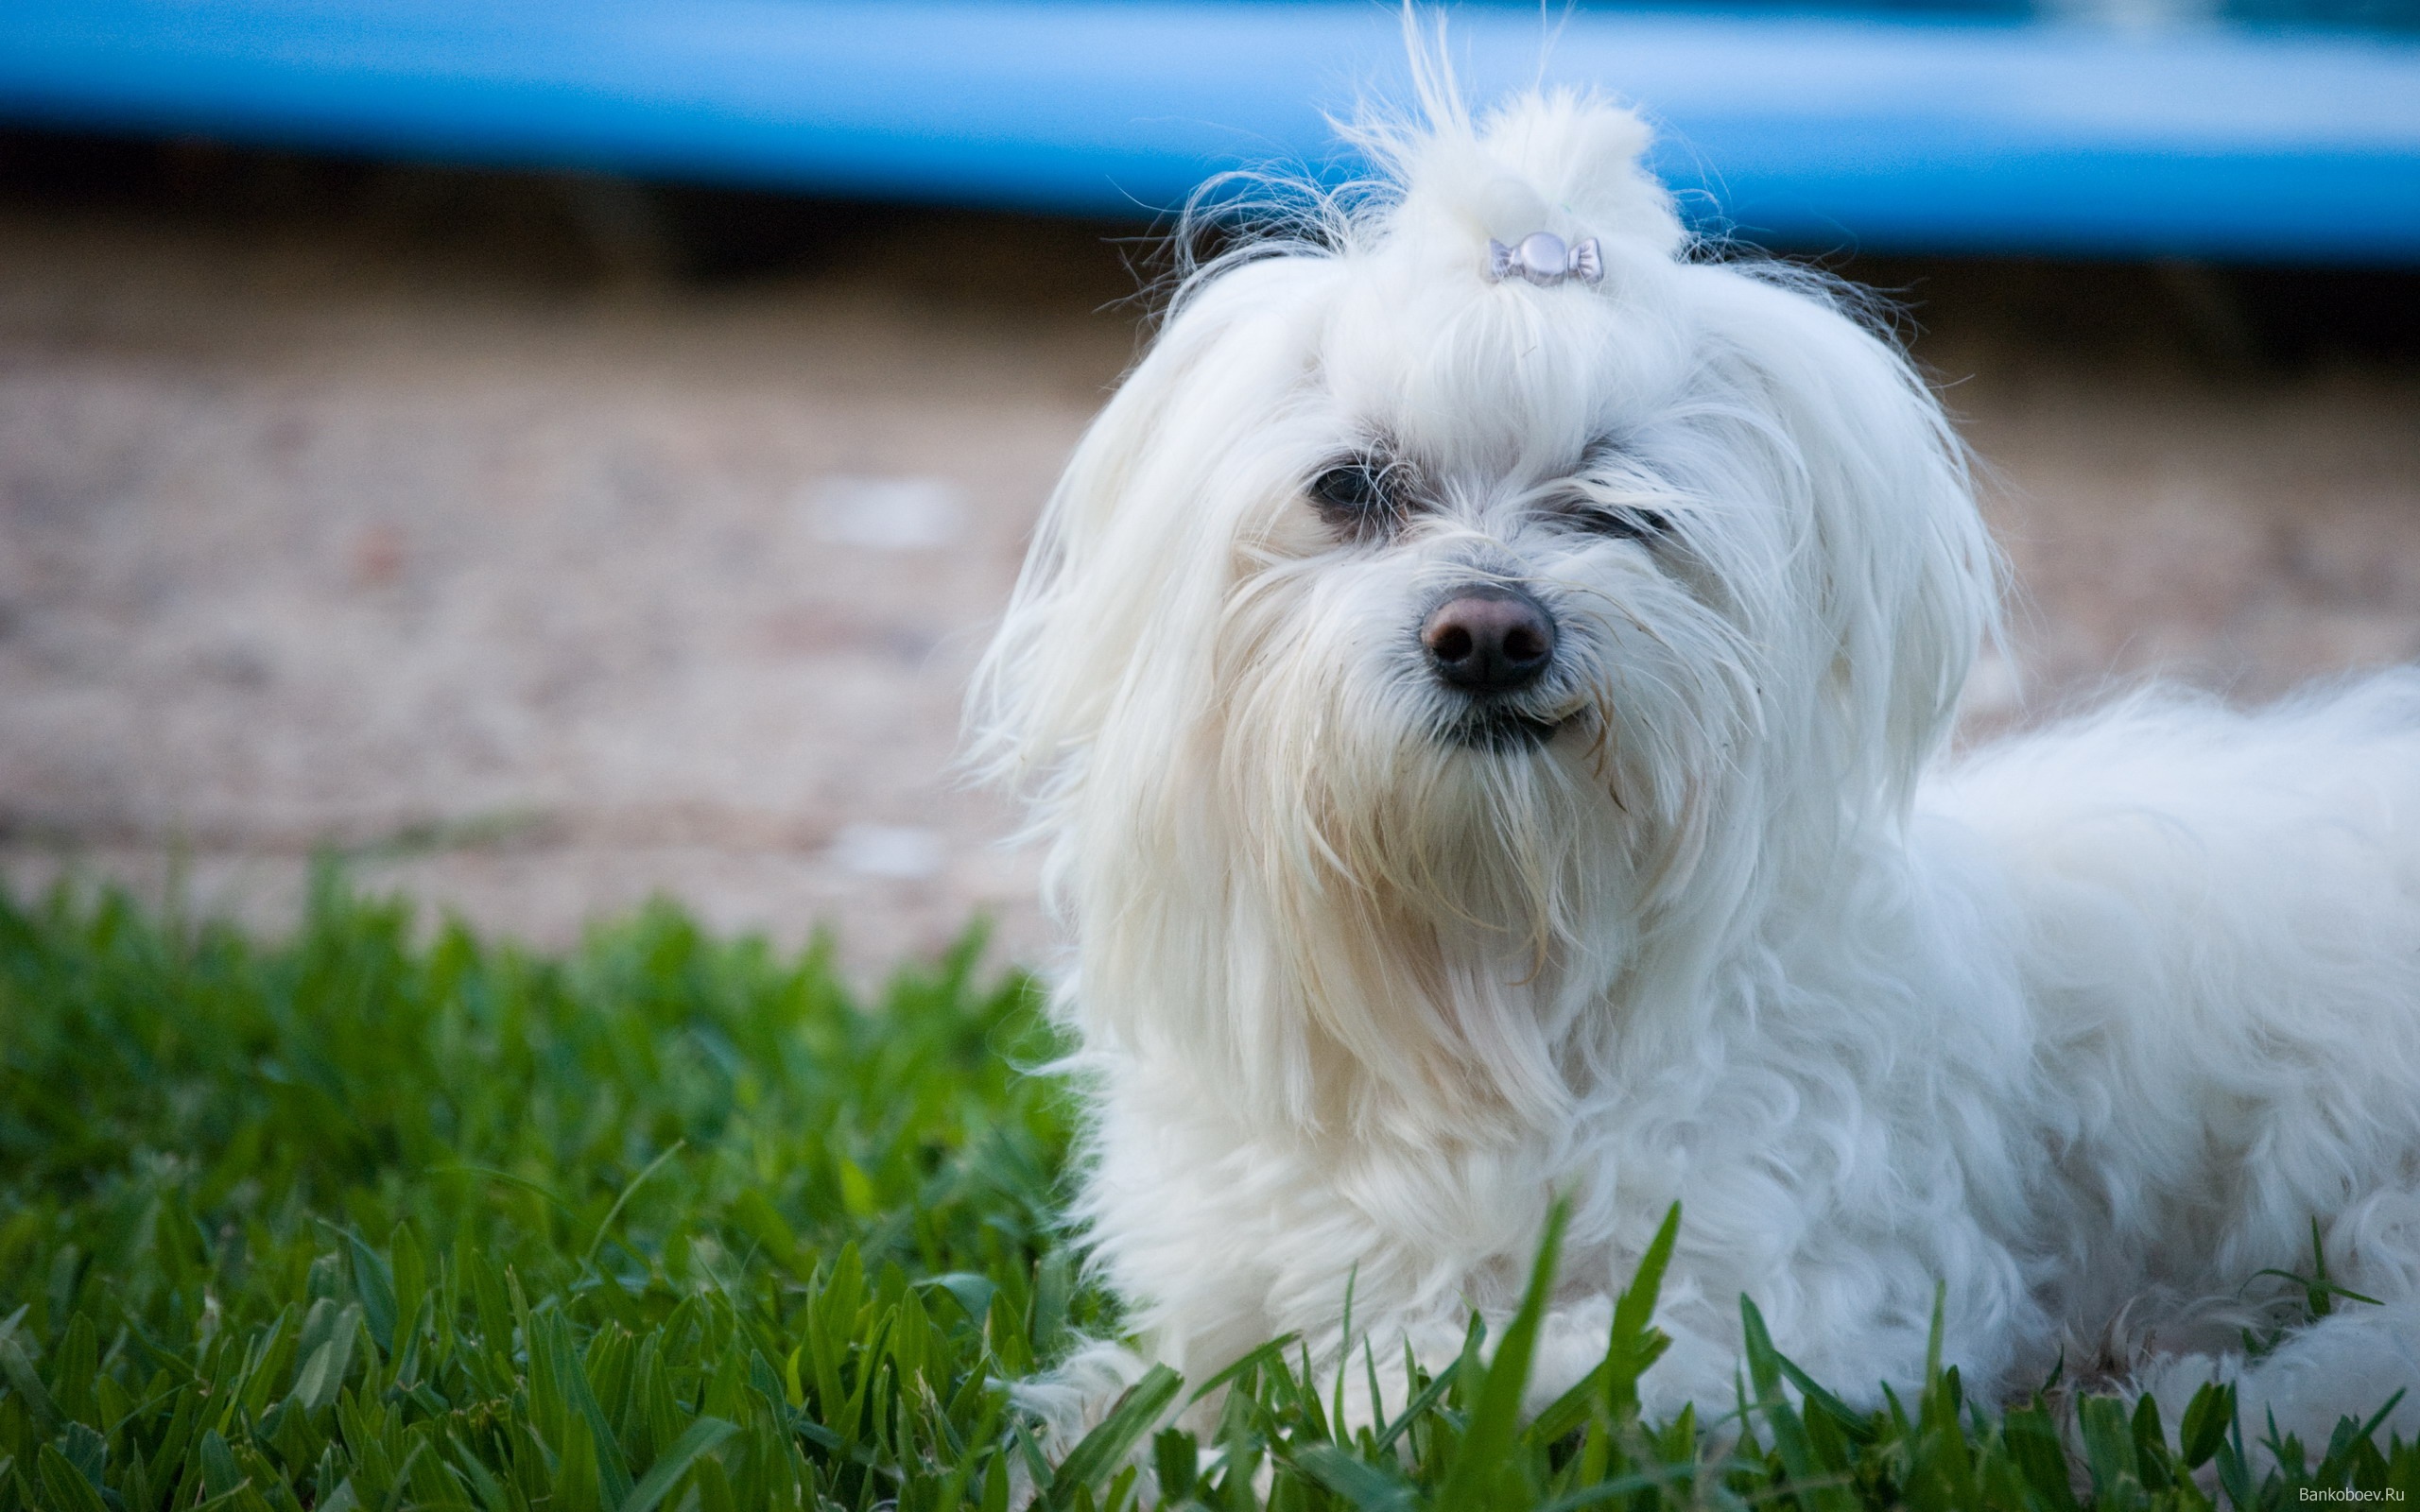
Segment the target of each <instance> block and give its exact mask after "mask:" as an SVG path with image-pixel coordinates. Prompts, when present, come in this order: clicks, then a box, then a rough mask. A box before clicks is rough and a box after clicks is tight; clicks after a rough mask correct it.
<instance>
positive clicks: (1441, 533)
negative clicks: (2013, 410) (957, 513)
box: [982, 97, 1990, 1059]
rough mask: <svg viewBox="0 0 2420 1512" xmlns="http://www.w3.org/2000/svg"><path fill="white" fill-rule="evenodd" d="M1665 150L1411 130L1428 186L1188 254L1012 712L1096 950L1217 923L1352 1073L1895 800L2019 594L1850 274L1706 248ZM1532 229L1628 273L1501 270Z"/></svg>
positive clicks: (1612, 141)
mask: <svg viewBox="0 0 2420 1512" xmlns="http://www.w3.org/2000/svg"><path fill="white" fill-rule="evenodd" d="M1643 140H1644V133H1643V131H1642V130H1641V129H1640V128H1639V126H1638V124H1637V123H1636V121H1635V120H1634V118H1633V117H1632V116H1630V115H1629V114H1627V113H1626V112H1620V111H1618V110H1615V109H1612V108H1610V107H1607V106H1603V105H1601V104H1596V103H1592V102H1589V101H1585V100H1580V99H1575V98H1569V97H1548V98H1536V97H1532V98H1530V99H1528V100H1526V101H1524V102H1521V103H1520V104H1518V105H1516V106H1515V107H1514V108H1513V109H1512V110H1510V111H1508V112H1505V113H1503V114H1501V115H1499V116H1498V117H1496V118H1495V119H1494V120H1493V121H1491V122H1490V123H1488V124H1487V125H1486V126H1484V127H1483V128H1478V129H1474V128H1470V127H1468V126H1466V125H1457V124H1456V123H1455V122H1454V121H1452V120H1451V119H1448V120H1446V121H1444V122H1443V124H1440V125H1438V126H1437V127H1435V128H1433V129H1431V130H1429V131H1427V132H1425V133H1419V134H1414V135H1410V136H1407V137H1405V138H1403V139H1401V140H1399V141H1397V142H1396V143H1394V144H1393V148H1394V167H1395V171H1396V173H1397V176H1398V178H1399V180H1400V188H1401V193H1400V197H1399V198H1396V199H1394V200H1392V202H1391V203H1390V204H1389V205H1388V206H1387V208H1385V209H1384V210H1382V211H1377V212H1372V213H1369V214H1366V215H1363V216H1362V217H1360V218H1359V219H1357V220H1355V221H1353V222H1351V223H1349V224H1345V225H1342V226H1340V228H1338V229H1337V230H1336V231H1335V232H1334V234H1333V235H1332V237H1331V238H1330V239H1329V241H1328V242H1327V243H1326V244H1325V245H1322V246H1318V247H1310V246H1302V245H1287V246H1281V247H1275V248H1270V249H1263V251H1264V252H1265V255H1259V256H1255V257H1249V258H1240V259H1237V260H1235V261H1233V262H1232V263H1231V264H1229V265H1228V266H1225V267H1223V268H1222V269H1219V270H1215V271H1213V272H1212V273H1211V274H1209V275H1208V276H1206V277H1204V278H1202V279H1201V280H1199V281H1197V282H1196V283H1194V284H1193V285H1192V286H1191V287H1189V288H1188V289H1187V290H1186V292H1185V293H1184V296H1183V297H1182V298H1181V299H1180V301H1179V303H1178V304H1177V306H1176V308H1175V310H1174V311H1173V313H1172V315H1171V317H1170V318H1169V321H1168V323H1167V327H1166V329H1165V330H1164V331H1163V333H1162V334H1161V335H1160V336H1159V338H1158V340H1157V342H1156V343H1155V345H1154V347H1153V349H1152V351H1151V352H1150V355H1149V356H1148V357H1147V358H1146V359H1145V361H1144V362H1143V363H1142V364H1141V365H1140V366H1139V367H1138V369H1136V370H1135V371H1134V373H1133V374H1132V375H1131V376H1130V378H1129V379H1128V381H1127V383H1126V385H1125V386H1124V387H1123V388H1122V390H1121V391H1120V393H1119V394H1118V395H1117V397H1116V398H1115V400H1114V401H1113V403H1112V404H1111V405H1110V406H1109V408H1108V410H1107V411H1106V412H1105V413H1104V415H1103V416H1102V417H1101V419H1100V421H1098V423H1097V425H1096V426H1095V428H1094V430H1093V432H1092V433H1091V434H1090V435H1089V436H1088V437H1087V438H1086V440H1085V442H1084V444H1083V447H1082V448H1081V450H1080V453H1079V455H1077V457H1076V459H1075V461H1074V462H1073V464H1072V465H1071V467H1070V469H1069V471H1068V473H1067V476H1066V478H1065V480H1064V482H1063V485H1062V488H1061V490H1060V492H1059V494H1058V496H1057V497H1056V498H1055V499H1054V501H1053V504H1052V506H1051V510H1050V513H1049V515H1048V517H1047V519H1046V523H1045V525H1044V529H1043V534H1042V537H1041V539H1040V540H1039V541H1037V544H1036V547H1035V552H1034V556H1033V558H1032V559H1031V561H1030V562H1029V568H1028V574H1027V578H1026V581H1025V582H1024V584H1023V585H1022V586H1021V588H1020V591H1019V596H1018V599H1017V602H1016V604H1015V606H1014V607H1013V609H1012V610H1011V616H1010V619H1009V621H1008V623H1007V625H1006V626H1005V627H1003V630H1002V632H1001V636H1000V639H999V641H998V642H997V643H996V644H995V645H994V650H993V654H992V659H991V661H990V662H989V664H988V667H987V680H986V683H985V697H986V698H987V699H988V702H986V703H985V704H984V705H983V706H982V707H983V713H984V715H985V717H986V718H987V720H988V723H989V728H990V731H991V733H992V735H993V738H994V741H995V749H997V750H999V751H1001V752H1003V753H1012V754H1013V755H1014V756H1017V757H1021V758H1022V759H1023V761H1024V762H1026V763H1027V764H1029V769H1034V770H1038V771H1040V772H1041V773H1044V774H1046V781H1045V791H1046V806H1045V811H1044V813H1045V823H1046V825H1048V826H1050V827H1052V828H1054V829H1055V830H1056V831H1057V833H1058V836H1059V839H1060V841H1061V855H1060V859H1061V862H1062V864H1063V868H1064V871H1065V877H1064V881H1065V883H1066V885H1067V886H1068V888H1069V889H1070V891H1071V893H1072V894H1073V897H1072V902H1074V904H1075V906H1076V909H1077V912H1078V914H1079V926H1080V928H1082V929H1083V930H1084V931H1085V932H1086V936H1087V939H1086V950H1087V956H1086V966H1085V970H1086V971H1087V972H1088V973H1093V974H1095V975H1096V976H1098V974H1099V973H1100V972H1101V971H1113V972H1114V971H1116V970H1119V969H1120V968H1117V967H1115V965H1114V964H1105V963H1100V962H1097V961H1096V959H1095V956H1096V955H1097V954H1098V952H1097V951H1096V950H1095V945H1096V944H1097V943H1098V942H1101V941H1104V940H1106V941H1108V942H1109V943H1110V944H1111V945H1113V946H1115V943H1116V941H1117V940H1118V939H1120V938H1124V937H1127V936H1134V935H1135V933H1136V932H1137V931H1140V932H1141V934H1142V935H1143V936H1149V941H1150V942H1142V943H1136V944H1134V945H1133V950H1134V951H1135V952H1136V953H1138V954H1137V959H1139V958H1140V954H1143V953H1157V954H1160V955H1162V956H1163V957H1164V956H1165V955H1166V954H1167V952H1169V951H1170V950H1172V949H1175V948H1177V946H1176V941H1175V936H1176V935H1178V934H1184V933H1185V932H1186V931H1187V930H1191V931H1194V932H1196V933H1198V934H1199V936H1200V938H1199V939H1198V940H1196V941H1195V942H1194V944H1193V945H1192V946H1190V947H1189V948H1190V949H1191V950H1192V951H1193V952H1194V954H1196V955H1197V956H1200V957H1201V959H1199V960H1197V961H1195V962H1194V963H1193V967H1192V968H1191V969H1194V970H1199V971H1203V972H1207V973H1209V974H1210V975H1211V976H1213V977H1217V978H1219V980H1221V981H1223V982H1225V983H1226V984H1227V990H1226V991H1225V992H1224V993H1223V994H1222V995H1223V996H1225V997H1226V998H1227V999H1228V1000H1229V1001H1231V1002H1232V1001H1235V1000H1236V999H1237V998H1238V997H1239V996H1241V997H1254V998H1255V1000H1257V999H1259V998H1266V997H1267V996H1269V995H1270V994H1271V993H1276V994H1279V995H1281V996H1290V998H1291V999H1292V1000H1293V1001H1294V1002H1295V1003H1296V1005H1298V1006H1299V1007H1300V1008H1301V1009H1302V1010H1303V1011H1304V1012H1305V1013H1306V1014H1307V1015H1308V1016H1309V1017H1310V1018H1311V1019H1313V1020H1315V1021H1318V1022H1322V1023H1323V1024H1325V1025H1326V1026H1327V1028H1328V1029H1329V1031H1330V1032H1331V1033H1332V1034H1334V1035H1336V1036H1338V1037H1339V1038H1340V1040H1342V1041H1343V1042H1344V1045H1345V1048H1346V1049H1347V1050H1348V1051H1349V1052H1351V1053H1353V1054H1356V1055H1358V1056H1361V1057H1363V1058H1365V1059H1366V1058H1368V1057H1371V1056H1377V1057H1380V1058H1384V1057H1385V1056H1386V1055H1387V1053H1388V1052H1387V1049H1386V1047H1385V1045H1383V1044H1381V1043H1379V1042H1378V1041H1379V1040H1385V1039H1386V1038H1388V1037H1389V1036H1390V1035H1394V1036H1397V1037H1398V1038H1400V1036H1401V1032H1402V1031H1403V1030H1404V1027H1405V1026H1404V1024H1403V1023H1402V1022H1401V1021H1402V1019H1403V1018H1404V1016H1405V1015H1406V1014H1407V1013H1409V1014H1410V1015H1411V1016H1412V1017H1413V1018H1414V1019H1419V1020H1423V1021H1424V1022H1422V1023H1421V1024H1420V1025H1418V1027H1422V1028H1425V1029H1426V1030H1429V1031H1434V1032H1438V1033H1444V1034H1445V1035H1446V1038H1448V1039H1449V1040H1461V1041H1462V1042H1463V1043H1464V1044H1466V1045H1467V1044H1468V1043H1469V1042H1470V1040H1469V1035H1468V1034H1467V1033H1465V1032H1462V1031H1467V1030H1469V1029H1470V1028H1471V1026H1470V1024H1469V1023H1468V1021H1469V1020H1470V1019H1471V1018H1472V1017H1473V1015H1474V1014H1475V1013H1476V1014H1478V1016H1480V1017H1486V1016H1487V1015H1488V1013H1490V1012H1493V1011H1495V1010H1493V1009H1485V1008H1483V1007H1474V1006H1473V1005H1474V1004H1475V1003H1478V1002H1479V1001H1480V1000H1486V1001H1487V1002H1492V1003H1495V1004H1497V1005H1498V1007H1499V1008H1501V1010H1502V1011H1503V1012H1505V1013H1511V1014H1513V1016H1515V1017H1517V1018H1521V1019H1522V1021H1523V1022H1532V1021H1534V1022H1544V1023H1547V1024H1548V1025H1549V1026H1551V1024H1552V1023H1555V1022H1567V1021H1568V1020H1569V1019H1570V1018H1571V1017H1572V1016H1573V1015H1575V1014H1577V1013H1580V1012H1582V1011H1583V1010H1584V1005H1585V1004H1586V1003H1587V1002H1588V1001H1590V1000H1591V999H1592V998H1595V997H1601V995H1602V994H1603V993H1604V992H1605V991H1606V990H1607V988H1608V987H1609V984H1611V983H1612V982H1614V981H1615V980H1616V978H1618V977H1619V976H1620V975H1621V974H1622V972H1623V971H1625V970H1626V963H1630V962H1633V961H1634V960H1635V959H1636V958H1637V956H1638V954H1639V953H1640V952H1642V951H1643V950H1647V949H1650V948H1652V947H1653V946H1655V944H1656V942H1657V941H1663V942H1665V943H1666V944H1667V945H1668V947H1669V948H1671V949H1673V950H1678V951H1680V952H1681V953H1682V954H1692V953H1694V954H1695V955H1697V956H1701V957H1703V956H1704V955H1705V954H1707V952H1708V951H1709V950H1710V949H1711V948H1713V947H1712V945H1711V943H1710V942H1711V941H1712V939H1713V937H1714V936H1716V935H1718V934H1720V933H1721V932H1723V931H1726V930H1729V931H1736V930H1737V928H1739V927H1742V921H1743V919H1747V918H1748V917H1749V916H1750V915H1751V914H1753V913H1754V911H1755V907H1756V906H1757V903H1756V900H1757V899H1758V898H1760V897H1762V896H1764V895H1766V894H1767V893H1769V892H1770V891H1771V889H1772V888H1775V887H1780V886H1789V885H1804V884H1806V882H1807V881H1808V880H1809V879H1808V878H1807V877H1806V876H1793V875H1792V873H1793V871H1798V872H1805V871H1807V870H1808V869H1809V868H1820V867H1821V865H1822V857H1823V856H1824V854H1825V853H1827V851H1829V850H1830V849H1831V848H1836V847H1838V846H1839V845H1841V844H1844V843H1855V842H1856V840H1857V838H1858V834H1859V833H1862V832H1864V831H1865V830H1866V829H1868V828H1870V827H1871V826H1873V825H1876V824H1887V823H1890V822H1893V820H1894V818H1895V817H1896V816H1899V815H1901V814H1903V813H1904V806H1905V803H1906V801H1907V797H1908V793H1909V789H1910V785H1911V783H1912V781H1913V775H1914V772H1915V769H1916V767H1917V766H1918V765H1920V763H1921V762H1922V760H1923V759H1924V757H1925V756H1926V755H1927V753H1928V752H1929V751H1930V750H1931V748H1932V747H1933V746H1934V745H1935V744H1936V742H1937V740H1938V739H1939V737H1940V734H1941V732H1942V730H1943V727H1944V723H1945V719H1946V716H1947V714H1948V713H1949V710H1950V707H1951V704H1952V702H1953V700H1954V697H1955V695H1956V692H1957V688H1958V686H1959V683H1960V682H1961V680H1962V678H1963V675H1964V669H1965V665H1966V662H1967V660H1968V658H1969V657H1970V655H1971V653H1972V651H1973V648H1974V645H1975V644H1976V641H1977V638H1978V636H1979V634H1980V633H1981V630H1982V628H1983V627H1984V626H1985V624H1986V622H1987V620H1988V616H1989V613H1990V593H1989V589H1990V583H1989V574H1990V567H1989V550H1988V547H1987V545H1986V544H1985V543H1984V541H1983V540H1982V537H1981V535H1980V530H1979V524H1978V523H1977V521H1976V517H1975V513H1974V509H1973V506H1972V504H1971V502H1970V500H1969V498H1968V495H1967V491H1966V488H1965V483H1964V478H1963V474H1962V470H1961V468H1960V465H1959V462H1958V459H1957V455H1956V452H1955V449H1954V446H1953V445H1952V444H1951V443H1950V442H1949V441H1948V439H1947V438H1946V436H1945V431H1944V428H1943V427H1942V425H1941V423H1940V420H1939V415H1938V411H1937V410H1936V408H1935V407H1934V405H1933V404H1932V402H1931V400H1930V399H1929V397H1928V396H1927V394H1926V393H1925V391H1924V389H1923V387H1922V386H1921V385H1920V384H1918V383H1917V382H1916V381H1914V380H1913V379H1912V378H1911V377H1910V374H1909V372H1908V371H1907V369H1906V368H1905V367H1904V365H1903V364H1902V363H1901V362H1900V360H1899V359H1898V357H1897V356H1896V355H1895V353H1893V352H1892V351H1891V350H1890V349H1889V348H1888V347H1887V346H1886V345H1885V344H1884V343H1882V342H1880V341H1878V340H1876V338H1875V337H1873V336H1872V335H1869V334H1868V333H1866V332H1865V331H1864V330H1862V329H1860V328H1859V327H1858V325H1857V324H1856V323H1855V322H1853V321H1852V320H1850V319H1848V318H1845V317H1843V316H1842V315H1841V314H1840V313H1839V312H1838V311H1837V310H1836V309H1835V308H1834V307H1833V306H1832V305H1831V304H1830V303H1829V302H1826V301H1825V300H1824V299H1823V298H1821V297H1817V296H1814V295H1810V294H1808V293H1806V292H1800V291H1798V290H1796V289H1793V288H1792V287H1790V286H1789V283H1788V282H1787V281H1786V280H1782V279H1778V278H1775V277H1772V276H1770V275H1768V276H1754V275H1751V274H1749V273H1746V272H1742V271H1740V270H1737V269H1736V268H1732V267H1725V266H1711V265H1692V264H1689V263H1685V262H1684V261H1681V260H1679V259H1678V257H1677V255H1676V254H1677V252H1678V250H1679V249H1680V247H1681V243H1682V236H1681V232H1680V230H1679V227H1678V225H1677V223H1676V221H1675V220H1674V219H1673V217H1672V215H1671V213H1670V210H1669V208H1668V205H1667V203H1666V202H1665V200H1664V198H1663V196H1662V194H1661V192H1660V190H1658V189H1657V188H1656V187H1655V186H1654V185H1653V184H1652V183H1651V181H1650V180H1647V179H1646V178H1645V177H1644V176H1643V175H1642V174H1641V173H1640V171H1639V169H1638V167H1637V165H1636V156H1637V153H1638V150H1639V148H1640V146H1641V145H1642V143H1643ZM1537 231H1547V232H1553V233H1556V234H1559V235H1561V236H1563V237H1564V238H1566V239H1567V240H1569V241H1572V242H1577V241H1579V240H1580V239H1582V238H1583V237H1593V238H1596V239H1597V240H1598V241H1599V245H1600V247H1601V249H1602V262H1603V276H1602V279H1601V282H1599V283H1584V282H1582V281H1580V280H1578V279H1566V280H1564V281H1563V282H1560V283H1553V284H1550V285H1547V286H1539V285H1537V284H1534V283H1530V282H1527V281H1524V280H1522V279H1519V278H1510V279H1500V280H1499V279H1496V278H1494V277H1491V275H1490V271H1489V267H1488V252H1487V248H1488V242H1489V241H1490V240H1491V239H1492V238H1493V239H1498V240H1502V241H1505V242H1508V243H1510V242H1517V241H1519V240H1520V239H1521V238H1522V237H1523V236H1525V235H1528V234H1529V233H1530V232H1537ZM1204 913H1207V914H1212V915H1215V916H1216V921H1215V922H1214V921H1211V920H1209V919H1201V918H1200V917H1199V916H1201V915H1202V914H1204ZM1188 920H1192V922H1190V923H1188ZM1238 939H1249V940H1251V941H1253V944H1252V945H1251V946H1250V948H1249V949H1244V948H1239V947H1237V946H1236V940H1238ZM1221 941H1223V943H1220V942H1221ZM1214 955H1215V956H1216V957H1218V958H1217V959H1211V958H1210V957H1212V956H1214ZM1255 973H1257V975H1256V976H1255ZM1667 974H1668V973H1667ZM1248 977H1250V978H1253V981H1252V982H1247V981H1246V980H1244V979H1245V978H1248ZM1346 1000H1352V1001H1350V1002H1348V1001H1346ZM1516 1000H1517V1002H1516ZM1407 1002H1413V1003H1415V1004H1417V1005H1426V1007H1425V1008H1422V1007H1418V1006H1415V1007H1409V1008H1408V1007H1406V1006H1405V1005H1406V1003H1407ZM1255 1011H1256V1010H1255ZM1391 1016H1392V1021H1393V1022H1392V1024H1391V1023H1390V1018H1391ZM1456 1023H1460V1024H1461V1025H1462V1031H1457V1030H1455V1029H1454V1028H1453V1025H1454V1024H1456ZM1441 1026H1442V1027H1441Z"/></svg>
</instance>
